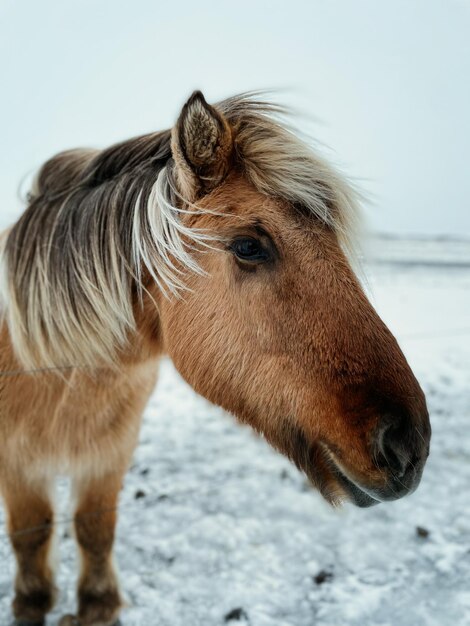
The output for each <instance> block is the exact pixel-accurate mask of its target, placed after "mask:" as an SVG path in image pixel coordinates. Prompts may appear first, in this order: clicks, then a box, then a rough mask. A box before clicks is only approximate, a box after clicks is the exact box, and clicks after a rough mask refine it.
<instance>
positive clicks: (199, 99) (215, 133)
mask: <svg viewBox="0 0 470 626" xmlns="http://www.w3.org/2000/svg"><path fill="white" fill-rule="evenodd" d="M171 149H172V153H173V159H174V161H175V165H176V180H177V184H178V187H179V191H180V193H181V194H182V196H183V197H184V198H185V200H189V201H193V200H195V199H197V198H198V197H200V196H202V195H204V194H205V193H208V192H209V191H211V190H212V189H214V187H217V185H219V184H220V183H221V182H222V180H223V179H224V178H225V176H226V175H227V172H228V170H229V167H230V157H231V154H232V149H233V139H232V131H231V128H230V126H229V124H228V122H227V120H226V119H225V117H224V116H223V115H222V114H221V113H220V112H219V111H217V109H215V108H214V107H213V106H211V105H210V104H207V102H206V100H205V98H204V96H203V95H202V93H201V92H200V91H195V92H194V93H193V94H192V96H191V97H190V98H189V100H188V101H187V102H186V104H185V105H184V106H183V109H182V111H181V114H180V116H179V118H178V121H177V123H176V125H175V127H174V128H173V130H172V135H171Z"/></svg>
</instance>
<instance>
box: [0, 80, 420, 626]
mask: <svg viewBox="0 0 470 626" xmlns="http://www.w3.org/2000/svg"><path fill="white" fill-rule="evenodd" d="M357 207H358V196H357V193H356V192H355V190H354V187H353V186H352V185H351V184H350V183H348V182H347V180H346V179H345V178H344V177H343V176H342V175H341V174H340V173H339V172H338V171H336V169H335V168H334V167H332V166H331V165H329V164H328V163H327V162H326V161H325V160H324V159H323V158H322V157H321V156H320V155H318V154H316V152H315V151H314V149H312V147H311V146H310V145H309V144H308V143H307V142H306V141H305V140H302V139H300V138H299V137H298V136H297V134H296V132H294V131H293V130H292V128H291V127H290V125H289V124H288V123H287V121H286V118H285V116H284V115H283V110H282V108H280V107H278V106H276V105H275V104H272V103H269V102H265V101H264V99H263V98H260V96H259V95H256V94H244V95H241V96H236V97H232V98H229V99H227V100H225V101H223V102H220V103H219V104H216V105H210V104H208V103H207V102H206V100H205V98H204V96H203V95H202V93H201V92H199V91H197V92H195V93H193V95H192V96H191V97H190V98H189V99H188V100H187V102H186V103H185V104H184V106H183V107H182V110H181V112H180V114H179V117H178V119H177V122H176V124H175V125H174V127H173V128H172V129H171V130H165V131H163V132H155V133H151V134H147V135H144V136H140V137H137V138H134V139H131V140H128V141H124V142H122V143H119V144H117V145H114V146H112V147H110V148H108V149H105V150H91V149H86V150H85V149H77V150H71V151H67V152H63V153H60V154H58V155H57V156H54V157H53V158H51V159H50V160H49V161H47V162H46V163H45V164H44V165H43V166H42V168H41V169H40V171H39V173H38V175H37V177H36V179H35V182H34V184H33V185H32V189H31V191H30V194H29V197H28V204H27V207H26V209H25V211H24V213H23V214H22V215H21V217H20V218H19V219H18V221H17V222H16V223H15V224H14V225H13V226H12V227H11V228H10V229H8V230H7V231H5V232H4V233H3V234H2V236H1V275H2V280H1V289H0V294H1V296H0V301H1V309H2V318H1V322H0V347H1V350H0V371H1V375H0V401H1V402H0V440H1V447H0V491H1V493H2V496H3V500H4V503H5V507H6V511H7V520H8V532H9V536H10V538H11V544H12V547H13V551H14V554H15V556H16V561H17V574H16V579H15V595H14V600H13V613H14V617H15V624H16V626H25V625H28V626H32V625H33V626H40V625H43V624H44V623H45V622H44V620H45V616H46V614H47V613H48V611H49V610H50V609H51V607H52V606H53V602H54V598H55V595H56V587H55V583H54V573H53V567H52V564H51V559H50V553H51V543H52V537H53V528H54V507H53V504H52V501H51V495H50V494H51V487H52V485H53V482H54V478H55V476H56V475H58V474H67V475H69V476H70V477H71V480H72V485H73V490H74V494H75V500H76V508H75V510H74V529H75V535H76V540H77V542H78V546H79V551H80V554H81V571H80V575H79V581H78V609H77V612H76V615H74V616H71V615H67V616H64V617H63V618H62V619H61V622H60V624H61V626H67V625H69V626H70V625H72V624H75V625H80V626H111V625H114V624H117V623H118V621H119V616H120V611H121V607H122V605H123V601H122V596H121V592H120V590H119V585H118V581H117V577H116V572H115V568H114V565H113V559H112V549H113V541H114V533H115V524H116V517H117V506H118V496H119V491H120V488H121V484H122V481H123V477H124V475H125V472H126V469H127V468H128V465H129V463H130V460H131V457H132V454H133V450H134V448H135V446H136V443H137V440H138V434H139V426H140V421H141V415H142V412H143V410H144V407H145V404H146V402H147V399H148V397H149V394H150V393H151V391H152V390H153V388H154V385H155V383H156V378H157V370H158V361H159V359H160V358H161V357H162V355H167V356H169V357H170V359H171V360H172V362H173V363H174V365H175V367H176V369H177V370H178V371H179V373H180V374H181V376H182V377H183V378H184V379H185V380H186V381H187V382H188V383H189V384H190V385H191V386H192V388H193V389H194V390H195V391H196V392H197V393H199V394H202V395H203V396H204V397H205V398H207V399H208V400H209V401H211V402H212V403H215V404H216V405H219V406H221V407H223V408H224V409H226V410H227V411H229V412H230V413H232V414H234V415H235V416H236V417H237V418H238V419H239V420H240V421H241V422H243V423H247V424H250V425H251V426H252V427H253V428H254V429H255V430H256V431H258V432H259V433H261V434H262V435H263V436H264V437H265V438H266V440H267V441H268V442H269V443H270V444H271V445H272V446H274V448H276V449H277V450H278V451H280V452H281V453H282V454H284V455H286V456H287V457H288V458H289V459H291V460H292V461H293V462H294V463H295V464H296V465H297V467H298V468H299V469H300V470H301V471H303V472H304V473H305V474H306V475H307V476H308V478H309V479H310V481H311V482H312V483H313V485H314V486H316V487H317V488H318V489H319V491H320V492H321V494H322V495H323V496H324V498H326V500H327V501H328V502H330V503H332V504H338V503H340V502H342V501H344V500H348V501H351V502H352V503H354V504H356V505H358V506H360V507H368V506H370V505H373V504H376V503H378V502H383V501H389V500H395V499H397V498H401V497H402V496H404V495H406V494H409V493H411V492H413V490H414V489H416V487H417V486H418V484H419V482H420V479H421V475H422V472H423V467H424V464H425V461H426V458H427V456H428V453H429V442H430V435H431V429H430V423H429V416H428V412H427V409H426V401H425V397H424V394H423V392H422V390H421V388H420V386H419V384H418V382H417V380H416V378H415V376H414V375H413V373H412V371H411V369H410V367H409V365H408V363H407V361H406V359H405V357H404V355H403V353H402V351H401V350H400V348H399V346H398V344H397V341H396V340H395V338H394V337H393V335H392V334H391V332H390V331H389V330H388V329H387V327H386V326H385V324H384V323H383V322H382V321H381V319H380V318H379V316H378V314H377V313H376V312H375V310H374V308H373V307H372V305H371V304H370V302H369V301H368V299H367V297H366V295H365V293H364V291H363V289H362V286H361V284H360V281H359V279H358V278H357V276H356V274H355V272H354V270H353V262H354V251H353V250H354V230H355V228H354V222H355V221H356V217H355V216H356V215H357Z"/></svg>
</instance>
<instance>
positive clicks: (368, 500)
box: [335, 468, 379, 509]
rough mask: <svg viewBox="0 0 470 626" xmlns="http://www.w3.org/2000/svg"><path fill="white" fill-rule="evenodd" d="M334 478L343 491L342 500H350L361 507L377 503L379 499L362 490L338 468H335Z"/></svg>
mask: <svg viewBox="0 0 470 626" xmlns="http://www.w3.org/2000/svg"><path fill="white" fill-rule="evenodd" d="M335 478H336V480H337V482H338V484H339V486H340V488H341V490H342V491H343V492H344V494H345V496H344V498H343V499H344V500H346V501H348V502H351V503H352V504H354V505H355V506H357V507H360V508H361V509H365V508H368V507H370V506H374V505H375V504H379V500H376V499H375V498H373V497H372V496H371V495H370V494H368V493H366V492H365V491H363V490H362V489H361V488H360V487H359V486H358V485H357V484H356V483H354V482H353V481H352V480H350V479H349V478H348V477H347V476H346V474H344V473H343V472H342V471H341V470H340V469H339V468H336V472H335Z"/></svg>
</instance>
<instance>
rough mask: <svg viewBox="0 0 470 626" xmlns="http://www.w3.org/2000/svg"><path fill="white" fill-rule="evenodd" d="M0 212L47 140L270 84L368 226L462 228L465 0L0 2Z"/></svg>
mask: <svg viewBox="0 0 470 626" xmlns="http://www.w3.org/2000/svg"><path fill="white" fill-rule="evenodd" d="M0 80H1V82H0V89H1V98H0V131H1V135H0V159H1V160H0V224H3V225H4V224H5V223H6V221H8V220H10V219H12V217H13V216H14V215H15V214H16V213H17V212H18V211H19V210H20V203H19V201H18V199H17V188H18V185H19V183H20V181H21V179H22V178H23V177H24V175H25V174H27V173H28V172H31V171H32V170H34V169H35V168H36V167H37V166H38V165H40V164H41V162H42V161H44V160H45V159H46V158H47V157H49V156H50V155H51V154H53V153H54V152H56V151H58V150H62V149H65V148H69V147H75V146H83V145H90V146H106V145H108V144H110V143H112V142H114V141H116V140H119V139H125V138H128V137H130V136H132V135H135V134H137V133H143V132H147V131H150V130H158V129H161V128H165V127H168V126H169V125H171V124H172V123H173V122H174V120H175V119H176V117H177V115H178V112H179V108H180V106H181V105H182V103H183V102H184V100H185V98H186V97H187V96H188V95H189V94H190V93H191V91H192V90H193V89H195V88H200V89H202V90H203V91H204V92H205V94H206V97H207V98H208V99H209V100H217V99H219V98H222V97H224V96H228V95H231V94H233V93H236V92H239V91H243V90H247V89H254V88H266V87H280V88H287V89H288V90H289V92H288V93H283V94H281V99H282V100H283V101H285V102H288V103H292V104H294V105H295V106H297V107H299V108H300V109H301V110H302V111H304V112H306V113H307V114H308V115H310V116H313V117H315V118H316V119H317V121H316V122H315V124H314V125H313V126H312V127H310V129H309V130H310V132H312V128H313V132H314V134H315V136H316V137H317V138H318V139H319V140H320V141H321V142H322V143H325V144H327V145H328V146H330V148H331V149H332V151H331V152H329V154H330V156H332V158H333V159H334V160H335V161H336V162H337V163H339V164H340V165H342V167H343V169H344V170H345V171H346V172H348V173H349V174H350V175H352V176H353V177H355V178H356V179H359V180H360V181H361V182H362V185H363V187H364V188H365V189H366V190H367V191H369V192H370V193H372V194H373V196H374V206H372V207H371V208H370V209H368V211H367V214H368V217H369V223H370V226H371V228H372V229H374V230H379V231H382V232H390V233H401V234H407V233H415V234H416V233H422V234H434V235H439V234H453V235H465V236H470V206H469V205H470V201H469V198H470V159H469V153H470V152H469V144H470V2H468V1H466V0H421V1H418V0H415V1H410V0H394V1H393V2H384V1H380V2H379V1H377V0H305V1H302V2H301V1H299V0H289V1H283V2H280V1H279V2H278V1H273V0H271V1H269V2H267V1H262V0H257V1H254V0H251V1H248V0H236V1H233V2H223V1H220V0H219V1H218V2H216V1H212V2H208V1H205V0H197V1H182V0H180V1H178V0H172V1H166V2H157V1H155V0H132V1H129V2H121V1H118V0H115V1H113V2H111V1H97V0H81V1H78V0H67V2H63V1H60V0H41V1H40V2H34V1H32V0H29V1H27V0H0Z"/></svg>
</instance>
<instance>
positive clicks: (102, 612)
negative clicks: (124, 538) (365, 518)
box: [60, 472, 123, 626]
mask: <svg viewBox="0 0 470 626" xmlns="http://www.w3.org/2000/svg"><path fill="white" fill-rule="evenodd" d="M122 477H123V472H117V473H115V474H114V473H113V474H108V475H106V476H102V477H100V478H96V477H93V478H87V479H81V480H79V481H76V482H75V489H76V492H77V496H78V506H77V510H76V513H75V519H74V523H75V533H76V538H77V542H78V545H79V549H80V555H81V573H80V579H79V585H78V619H77V618H75V617H73V616H65V617H64V618H62V620H61V622H60V624H61V626H67V625H68V624H70V625H72V624H79V625H80V626H112V625H114V624H116V623H118V622H117V620H118V617H119V613H120V610H121V607H122V599H121V595H120V592H119V585H118V581H117V577H116V573H115V570H114V566H113V560H112V549H113V542H114V531H115V526H116V520H117V510H116V509H117V503H118V495H119V491H120V489H121V485H122Z"/></svg>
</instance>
